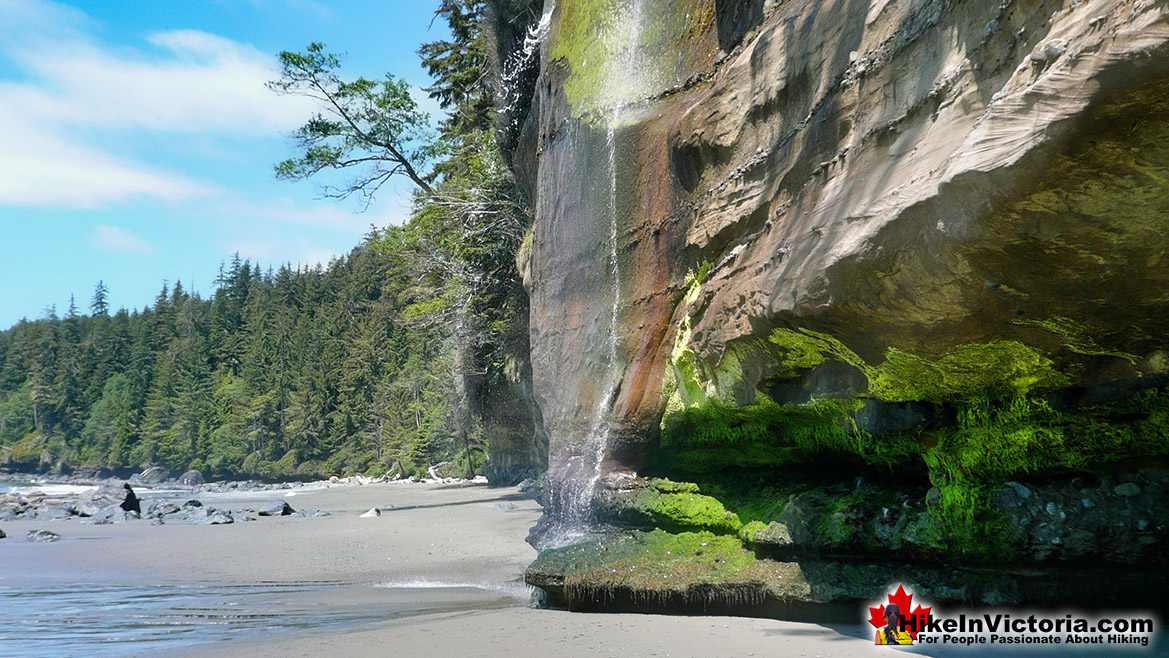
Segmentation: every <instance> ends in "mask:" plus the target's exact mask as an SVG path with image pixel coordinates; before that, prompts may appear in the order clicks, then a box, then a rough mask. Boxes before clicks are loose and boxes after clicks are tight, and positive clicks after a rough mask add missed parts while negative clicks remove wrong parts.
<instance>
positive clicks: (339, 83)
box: [268, 43, 439, 205]
mask: <svg viewBox="0 0 1169 658" xmlns="http://www.w3.org/2000/svg"><path fill="white" fill-rule="evenodd" d="M279 60H280V68H281V71H280V73H281V76H280V79H279V80H274V81H272V82H270V83H268V86H269V87H270V88H271V89H272V90H274V91H276V92H277V93H281V94H291V95H296V96H306V97H308V98H312V99H313V100H315V101H317V103H318V104H319V106H320V109H321V110H322V112H323V113H321V114H317V115H315V116H313V117H312V118H310V119H309V120H308V122H307V123H305V124H304V125H303V126H301V127H300V128H298V129H297V130H296V131H295V132H294V133H293V134H292V138H293V140H294V141H295V142H296V145H297V148H298V149H300V151H301V153H300V155H298V156H297V157H294V158H290V159H287V160H284V161H283V162H280V163H279V164H277V165H276V177H277V178H280V179H284V180H302V179H305V178H309V177H311V176H314V175H316V174H318V173H320V172H321V171H324V170H326V169H334V170H349V169H353V168H356V169H359V170H360V172H361V173H359V174H358V175H357V176H356V177H355V178H353V179H352V180H350V181H349V182H348V183H346V184H345V185H343V186H341V187H329V186H326V187H325V188H324V193H325V196H328V197H336V198H347V197H349V196H351V195H353V194H359V195H360V196H361V197H363V198H364V199H365V201H366V204H367V205H368V203H369V202H370V201H372V200H373V196H374V194H376V193H377V191H378V189H380V188H381V186H382V185H383V184H384V183H385V182H386V181H387V180H389V179H390V178H392V177H393V176H397V175H402V176H405V177H406V178H408V179H410V180H411V181H413V182H414V184H415V185H417V186H418V188H419V189H420V190H422V191H423V192H426V193H427V194H429V193H431V192H433V190H432V188H431V186H430V183H429V182H428V181H427V180H426V175H425V166H426V164H427V163H428V162H429V161H430V160H431V159H433V158H434V157H435V156H436V155H438V154H439V146H438V145H437V144H436V142H435V141H434V139H433V137H432V136H431V134H430V129H429V118H428V117H427V115H426V113H424V112H422V111H421V110H419V109H418V105H417V103H416V102H415V101H414V98H413V97H412V96H411V95H410V84H409V83H408V82H406V80H404V79H401V78H397V77H395V76H394V75H392V74H386V77H385V79H384V80H381V81H374V80H368V79H366V78H357V79H356V80H353V81H346V80H343V79H342V78H341V77H340V75H338V72H337V70H338V69H339V68H340V66H341V58H340V57H338V56H337V55H335V54H332V53H329V52H327V51H326V50H325V46H324V45H323V44H320V43H312V44H309V46H308V48H307V49H306V50H305V52H303V53H294V52H289V51H284V52H281V53H280V55H279Z"/></svg>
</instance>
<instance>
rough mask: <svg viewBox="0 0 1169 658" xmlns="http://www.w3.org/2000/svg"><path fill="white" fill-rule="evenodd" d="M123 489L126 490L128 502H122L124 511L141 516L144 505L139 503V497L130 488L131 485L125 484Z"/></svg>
mask: <svg viewBox="0 0 1169 658" xmlns="http://www.w3.org/2000/svg"><path fill="white" fill-rule="evenodd" d="M122 488H124V489H125V490H126V500H123V501H122V509H123V510H125V511H127V512H138V513H139V514H141V513H142V505H141V504H140V503H139V502H138V496H135V495H134V490H133V489H131V488H130V483H128V482H127V483H126V484H123V485H122Z"/></svg>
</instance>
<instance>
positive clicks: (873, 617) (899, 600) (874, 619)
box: [869, 585, 930, 641]
mask: <svg viewBox="0 0 1169 658" xmlns="http://www.w3.org/2000/svg"><path fill="white" fill-rule="evenodd" d="M889 603H892V604H894V605H896V606H897V609H898V610H900V611H901V628H903V629H906V630H907V631H908V632H909V636H910V637H912V638H913V639H914V641H917V633H918V631H919V630H921V629H924V628H925V625H926V623H927V622H928V621H929V616H930V608H923V607H921V606H920V605H919V606H917V609H915V610H914V611H913V612H912V613H909V612H906V611H907V610H909V606H911V605H913V595H912V594H907V593H906V592H905V587H903V586H902V585H898V586H897V591H896V592H894V593H892V594H890V595H889ZM914 621H916V622H917V623H916V625H915V624H914V623H913V622H914ZM906 622H908V623H906ZM869 623H870V624H872V625H873V626H876V627H877V628H881V627H882V626H884V625H885V606H884V605H883V604H882V605H881V606H880V607H877V608H874V607H872V606H869Z"/></svg>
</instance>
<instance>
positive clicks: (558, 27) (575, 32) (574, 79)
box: [549, 0, 713, 117]
mask: <svg viewBox="0 0 1169 658" xmlns="http://www.w3.org/2000/svg"><path fill="white" fill-rule="evenodd" d="M629 4H630V3H629V2H627V1H626V0H578V1H574V2H566V3H561V4H560V5H558V6H557V9H556V11H557V14H556V19H555V21H554V24H553V29H552V32H551V34H550V35H549V44H550V48H549V58H550V59H551V60H558V61H560V62H562V63H563V65H564V66H565V68H566V70H567V78H566V80H565V82H564V87H563V88H564V93H565V95H566V96H567V98H568V102H569V103H570V104H571V106H572V107H573V110H574V113H575V114H576V115H577V116H578V117H581V116H588V115H592V114H596V113H599V112H604V111H606V109H607V108H611V107H615V106H618V105H621V104H625V103H629V102H631V101H636V100H640V99H644V98H650V97H652V96H654V95H656V94H659V93H661V92H662V91H665V90H666V89H667V88H669V87H671V86H673V85H675V84H678V83H680V82H681V81H682V76H683V75H684V74H685V73H686V72H687V70H688V68H687V66H686V64H688V63H690V64H693V63H695V62H698V61H700V60H702V59H706V57H705V55H707V54H708V53H698V52H692V51H694V50H695V47H697V46H698V43H697V42H693V39H692V37H693V36H695V35H697V34H701V32H702V28H703V27H704V26H707V25H708V24H709V22H710V21H713V14H712V13H711V12H710V11H697V10H696V9H698V8H704V7H705V6H706V5H707V4H710V3H709V2H708V0H684V2H682V3H664V2H650V3H645V8H644V10H643V11H644V12H645V15H644V16H643V17H642V20H641V21H640V24H638V25H632V24H631V21H632V20H633V18H634V17H633V14H632V12H631V7H630V6H629ZM679 4H681V6H679ZM633 39H636V42H635V43H631V42H630V41H631V40H633ZM692 42H693V45H691V43H692ZM680 52H681V53H682V56H683V59H679V56H678V55H679V53H680ZM631 53H636V55H631ZM631 58H633V59H632V60H631ZM686 60H689V61H686ZM631 61H633V62H634V63H633V64H630V62H631Z"/></svg>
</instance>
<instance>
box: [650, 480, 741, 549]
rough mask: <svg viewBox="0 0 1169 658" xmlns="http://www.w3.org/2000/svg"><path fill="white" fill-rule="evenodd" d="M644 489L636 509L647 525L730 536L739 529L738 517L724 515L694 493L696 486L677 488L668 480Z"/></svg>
mask: <svg viewBox="0 0 1169 658" xmlns="http://www.w3.org/2000/svg"><path fill="white" fill-rule="evenodd" d="M658 482H659V483H661V484H657V485H656V486H650V487H647V488H646V489H644V490H643V491H642V492H641V493H640V494H639V495H638V498H637V508H638V510H640V511H641V512H642V513H643V514H645V515H646V516H647V517H648V519H649V521H650V522H651V523H653V524H654V525H656V526H657V527H659V528H662V529H664V530H669V531H674V532H679V531H690V530H700V531H708V532H713V533H715V534H720V535H733V534H735V533H737V532H738V531H739V529H740V528H741V527H743V523H742V522H741V521H739V517H738V516H735V515H734V514H733V513H731V512H728V511H727V509H726V507H724V506H723V504H722V503H720V502H719V501H718V500H717V499H715V498H712V497H710V496H704V495H702V494H700V493H698V487H697V486H696V485H693V484H690V485H685V486H684V485H679V484H677V483H673V482H670V481H668V480H665V481H658Z"/></svg>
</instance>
